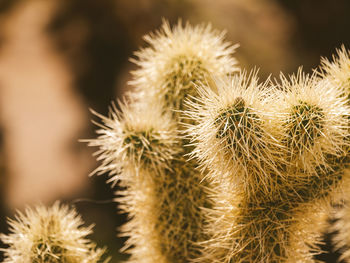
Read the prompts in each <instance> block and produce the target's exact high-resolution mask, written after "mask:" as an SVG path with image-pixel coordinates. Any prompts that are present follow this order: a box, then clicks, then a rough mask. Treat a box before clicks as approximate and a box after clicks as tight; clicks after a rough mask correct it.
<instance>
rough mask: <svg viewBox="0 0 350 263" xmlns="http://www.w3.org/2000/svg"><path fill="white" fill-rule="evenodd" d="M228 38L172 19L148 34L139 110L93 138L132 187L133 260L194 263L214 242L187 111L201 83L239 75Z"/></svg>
mask: <svg viewBox="0 0 350 263" xmlns="http://www.w3.org/2000/svg"><path fill="white" fill-rule="evenodd" d="M223 37H224V33H220V32H217V31H214V30H212V29H211V27H210V26H197V27H192V26H190V25H189V24H186V26H182V24H181V22H179V24H178V25H177V26H175V27H174V28H173V29H171V28H170V26H169V25H168V24H167V23H166V22H164V24H163V26H162V29H161V30H160V31H158V32H157V33H155V34H150V35H148V36H146V37H145V39H146V41H147V42H148V44H149V45H150V46H149V47H147V48H145V49H142V50H141V51H139V52H137V53H136V56H137V59H134V60H133V61H134V62H135V63H136V64H137V65H138V66H139V69H137V70H136V71H134V72H133V76H134V78H133V80H132V81H131V82H130V83H131V84H132V85H133V86H134V87H135V91H133V92H132V93H129V94H128V98H129V100H130V104H132V105H131V106H130V107H129V106H128V107H127V106H122V110H121V112H120V113H116V112H114V113H113V112H112V113H111V118H104V117H102V119H103V122H104V125H102V129H101V130H100V131H99V133H100V134H101V135H100V137H99V138H97V139H95V140H91V141H90V145H91V146H99V147H100V151H98V152H97V154H98V155H99V159H101V160H102V165H101V166H100V167H99V168H98V169H97V171H98V172H104V171H108V172H110V175H111V176H112V181H118V180H119V181H120V183H121V185H122V186H124V188H125V190H122V191H120V192H118V196H119V197H118V200H119V201H120V202H121V208H122V209H124V211H126V212H128V213H129V216H130V220H129V222H128V223H127V224H126V225H125V226H124V227H123V228H122V231H123V235H125V236H129V239H128V241H127V243H126V246H125V248H124V249H125V250H126V251H127V252H128V253H131V257H130V259H129V262H138V263H139V262H145V263H146V262H147V263H151V262H152V263H153V262H164V263H169V262H188V261H189V260H190V259H192V258H196V257H197V256H198V251H197V249H196V247H195V243H196V242H199V241H203V240H205V239H207V237H206V234H205V233H203V230H202V229H203V225H204V215H203V212H202V210H201V209H202V208H203V207H209V206H210V202H211V201H210V199H209V198H208V197H207V194H206V191H205V187H206V184H207V183H206V182H205V181H204V182H202V183H200V181H201V179H202V178H201V175H200V171H199V170H197V163H196V161H195V160H187V157H185V154H186V153H188V152H189V148H186V147H184V144H185V143H186V141H187V139H186V137H185V136H184V129H183V125H182V123H183V122H187V120H186V119H184V118H182V116H181V113H180V110H183V109H185V108H186V106H185V105H184V100H185V99H186V98H192V97H191V96H195V95H196V88H195V85H196V84H198V83H200V82H206V81H208V82H210V77H211V76H212V75H213V76H217V77H223V76H226V75H227V74H232V73H233V72H235V71H236V70H237V69H236V67H235V63H236V61H235V60H234V59H233V58H232V57H231V55H232V53H233V52H234V49H235V46H232V45H231V44H230V43H226V42H224V41H223ZM154 105H156V106H154ZM190 122H191V121H190Z"/></svg>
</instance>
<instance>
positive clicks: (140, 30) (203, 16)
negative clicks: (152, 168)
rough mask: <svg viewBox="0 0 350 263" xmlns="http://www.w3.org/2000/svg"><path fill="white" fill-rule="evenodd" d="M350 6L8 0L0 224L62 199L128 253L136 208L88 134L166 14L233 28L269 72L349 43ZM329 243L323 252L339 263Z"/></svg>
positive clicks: (321, 0)
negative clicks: (120, 233)
mask: <svg viewBox="0 0 350 263" xmlns="http://www.w3.org/2000/svg"><path fill="white" fill-rule="evenodd" d="M349 13H350V1H347V0H308V1H304V0H279V1H278V0H215V1H212V0H133V1H130V0H0V232H3V233H7V231H8V230H7V226H6V217H12V216H13V214H14V212H15V211H16V209H23V208H24V207H25V206H26V205H33V204H36V203H39V202H41V203H44V204H52V202H53V201H54V200H57V199H60V200H63V201H64V202H69V203H72V204H74V205H75V206H76V207H77V209H78V211H79V212H80V213H81V214H82V216H83V218H84V220H85V222H86V223H87V224H91V223H95V224H96V226H95V233H94V235H93V236H92V237H91V238H92V239H93V240H95V241H96V242H97V243H98V245H99V246H100V247H101V246H107V247H108V249H109V254H110V255H111V256H112V257H113V260H112V262H119V260H120V259H122V258H125V256H122V255H120V254H119V253H118V249H119V248H120V247H121V246H122V244H123V239H120V238H117V237H116V235H117V230H116V229H117V227H118V226H119V225H121V224H122V223H123V222H124V221H125V218H126V216H125V215H122V214H120V213H118V209H117V205H116V204H115V203H113V202H111V200H112V199H113V192H114V191H115V189H112V188H111V186H110V185H107V184H106V183H105V182H106V176H99V177H97V176H94V177H88V174H89V173H90V172H91V171H92V170H93V169H94V168H95V167H96V166H97V163H96V161H95V159H94V158H93V157H92V153H93V152H94V151H95V150H96V149H90V148H88V147H87V145H86V144H85V143H80V142H78V140H79V139H86V138H94V137H95V133H94V130H95V129H96V127H94V126H93V125H92V124H91V122H90V120H91V119H94V118H95V117H94V116H92V114H91V113H90V112H89V108H90V109H94V110H95V111H97V112H99V113H101V114H107V112H108V106H109V105H110V103H111V102H112V101H114V100H116V99H117V98H118V97H121V96H122V94H123V92H125V90H127V89H128V86H127V84H126V83H127V81H128V80H129V79H130V74H129V72H130V70H132V69H133V68H134V65H133V64H132V63H130V62H129V61H128V58H130V57H132V56H133V52H134V51H136V50H137V49H138V48H139V47H141V46H144V45H145V44H144V42H143V40H142V36H143V35H144V34H146V33H148V32H149V31H153V30H155V29H157V28H159V26H160V25H161V19H162V18H166V19H168V20H169V21H170V22H171V23H175V22H176V21H177V20H178V18H182V19H183V20H184V21H187V20H188V21H190V22H191V23H192V24H196V23H202V22H210V23H212V24H213V26H214V28H217V29H220V30H227V39H228V40H230V41H231V42H233V43H239V44H240V48H239V49H238V50H237V53H236V55H237V59H238V60H239V62H240V65H241V67H244V68H247V69H252V68H253V67H257V68H260V76H261V78H262V79H264V78H266V77H267V76H269V75H270V74H272V76H273V77H277V76H278V75H279V73H280V72H281V71H282V72H284V73H287V74H289V73H293V72H296V70H297V68H298V67H299V66H300V65H303V67H304V69H305V71H308V72H310V71H311V70H312V68H315V67H317V66H318V64H319V61H320V57H321V56H323V57H331V54H333V53H334V52H335V48H339V47H340V46H341V44H345V46H346V47H347V48H349V47H350V34H349V28H350V19H349V17H348V15H349ZM95 119H96V118H95ZM325 238H326V239H327V238H329V236H327V237H325ZM324 249H325V250H328V251H329V252H325V254H323V255H321V256H320V257H319V259H322V260H324V261H325V262H335V260H336V258H337V257H338V255H337V253H336V252H331V247H329V246H325V247H324ZM1 257H2V255H0V261H2V258H1Z"/></svg>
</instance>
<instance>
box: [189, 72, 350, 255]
mask: <svg viewBox="0 0 350 263" xmlns="http://www.w3.org/2000/svg"><path fill="white" fill-rule="evenodd" d="M279 85H280V87H279V89H278V90H282V91H277V90H276V89H275V88H272V87H271V84H270V83H265V84H263V85H258V81H257V79H256V76H255V75H254V74H253V76H252V77H251V78H250V79H249V78H248V79H247V77H246V75H245V74H244V73H243V74H241V75H238V76H234V77H233V78H232V79H231V80H229V81H226V82H219V84H218V87H217V90H218V93H217V94H216V93H214V92H211V91H208V88H207V87H201V88H199V94H200V96H201V97H200V98H199V99H198V102H189V104H190V105H191V108H192V109H191V110H190V111H188V112H187V114H186V115H187V116H194V117H195V119H196V123H198V124H197V125H190V128H189V133H191V134H192V135H193V137H194V141H195V145H196V148H195V150H194V151H193V154H194V155H195V156H197V158H198V159H199V160H200V162H201V163H202V165H203V166H204V167H207V168H209V170H210V174H209V176H208V177H209V178H210V179H212V180H214V182H217V186H216V195H215V197H214V204H215V205H214V207H213V209H211V211H210V212H209V213H208V219H209V220H210V221H211V223H210V224H209V227H208V229H207V231H208V232H209V234H211V235H212V236H213V238H212V239H211V240H209V241H207V242H204V243H203V255H202V257H201V258H199V259H198V262H313V257H312V256H313V254H315V253H318V251H317V247H316V244H317V243H318V242H319V239H320V237H319V236H320V233H321V231H322V229H323V228H324V227H325V225H326V224H325V223H326V220H325V219H326V218H327V217H326V215H327V214H328V213H329V211H330V199H331V198H332V196H334V194H335V192H336V190H337V189H338V186H339V185H340V183H341V182H342V172H343V170H344V167H340V166H339V164H335V163H334V161H333V160H334V159H336V158H338V157H340V156H343V155H344V148H345V147H346V146H347V145H348V142H347V140H346V138H347V129H348V119H347V118H348V116H349V114H350V109H349V107H348V106H347V105H346V104H347V101H346V98H345V97H344V96H342V90H341V89H339V88H337V87H334V86H332V85H329V83H328V82H327V81H324V80H322V79H319V78H318V77H316V75H313V76H308V75H304V74H302V73H301V72H299V73H298V75H297V76H292V77H291V78H290V80H288V79H287V78H285V77H283V76H282V81H281V83H280V84H279ZM315 215H316V217H315ZM311 224H312V225H313V227H312V228H310V225H311Z"/></svg>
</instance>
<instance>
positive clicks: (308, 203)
mask: <svg viewBox="0 0 350 263" xmlns="http://www.w3.org/2000/svg"><path fill="white" fill-rule="evenodd" d="M223 36H224V34H223V33H221V34H220V33H218V32H216V31H213V30H212V29H211V28H210V26H207V27H205V26H197V27H191V26H190V25H188V24H186V26H182V25H181V22H179V24H178V25H177V26H175V27H174V28H172V29H171V28H170V26H169V25H168V24H167V23H166V22H165V23H164V24H163V27H162V29H161V30H160V31H158V32H156V33H154V34H152V33H151V34H149V35H148V36H146V37H145V40H146V41H147V42H148V44H149V47H147V48H145V49H142V50H140V51H139V52H136V58H135V59H132V61H133V62H134V63H135V64H136V65H138V66H139V68H138V69H137V70H135V71H133V72H132V75H133V80H132V81H131V82H130V84H131V85H132V86H133V87H134V88H135V89H134V90H133V91H132V92H129V93H128V94H127V96H126V98H127V99H126V100H125V101H127V102H125V103H122V104H121V105H120V107H121V110H120V111H118V110H116V109H115V108H114V109H113V110H112V111H111V114H110V117H108V118H107V117H103V116H100V115H98V116H99V117H101V118H102V122H103V124H101V125H100V127H101V129H100V130H99V131H98V133H99V134H100V136H99V137H98V138H97V139H93V140H89V145H90V146H97V147H99V148H100V150H99V151H98V152H97V155H98V156H99V157H98V159H99V160H101V161H102V164H101V166H100V167H98V168H97V170H96V171H95V172H96V173H98V174H100V173H105V172H108V173H109V175H110V178H111V179H110V181H112V182H120V184H121V186H123V189H122V190H121V191H119V192H118V193H117V195H118V198H117V200H119V201H120V203H121V208H122V209H123V210H124V211H125V212H127V213H128V214H129V221H128V223H126V225H125V226H123V228H122V235H124V236H128V237H129V239H128V241H127V243H126V245H125V248H124V250H125V251H126V252H128V253H130V254H131V257H130V259H129V261H128V262H145V263H148V262H164V263H169V262H201V263H205V262H214V263H215V262H218V263H219V262H220V263H225V262H227V263H232V262H235V263H236V262H238V263H246V262H256V263H257V262H273V263H279V262H293V263H294V262H315V259H314V256H315V255H316V254H318V253H320V252H321V251H320V248H319V244H320V242H321V233H322V232H323V231H324V230H325V227H326V226H327V218H328V214H329V213H330V211H331V210H332V203H333V202H334V201H337V200H339V196H341V195H340V193H342V191H343V189H344V187H346V185H347V184H348V182H347V181H348V179H347V178H348V176H347V172H346V168H347V165H348V149H349V135H348V134H349V115H350V104H349V97H350V96H349V92H350V87H349V80H350V78H349V64H350V63H349V53H348V52H347V51H346V50H345V48H344V47H343V48H342V49H341V50H340V51H338V56H339V57H338V58H336V59H335V61H334V62H329V61H327V60H325V59H323V60H322V64H321V68H320V69H319V70H315V71H314V73H313V74H311V75H309V74H305V73H303V72H302V70H301V69H300V70H299V71H298V73H297V74H296V75H292V76H290V77H286V76H284V75H283V74H282V75H281V77H280V80H279V81H275V82H273V81H271V80H270V79H268V80H266V81H265V82H264V83H259V80H258V77H257V72H256V71H253V72H252V73H250V74H248V73H246V72H245V71H240V72H239V73H237V74H236V71H237V68H236V67H235V63H236V62H235V60H234V59H233V58H232V57H231V55H232V53H233V51H234V49H235V46H232V45H230V44H229V43H225V42H223ZM127 104H128V105H127ZM311 225H312V227H310V226H311ZM342 244H343V243H342Z"/></svg>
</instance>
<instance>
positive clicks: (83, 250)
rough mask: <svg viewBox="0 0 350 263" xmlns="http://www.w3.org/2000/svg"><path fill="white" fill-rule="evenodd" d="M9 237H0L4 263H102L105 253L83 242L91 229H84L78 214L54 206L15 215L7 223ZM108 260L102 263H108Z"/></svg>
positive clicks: (56, 205)
mask: <svg viewBox="0 0 350 263" xmlns="http://www.w3.org/2000/svg"><path fill="white" fill-rule="evenodd" d="M8 222H9V225H10V231H11V233H10V234H8V235H4V234H1V236H0V238H1V240H2V242H4V243H5V244H6V245H8V248H5V249H1V250H2V251H4V253H5V261H4V263H44V262H45V263H63V262H64V263H97V262H102V260H101V257H102V255H103V254H104V251H105V250H104V249H99V248H96V245H95V244H94V243H92V242H91V241H90V240H88V239H86V236H87V235H90V234H91V233H92V226H89V227H83V226H82V225H83V221H82V219H81V217H80V216H79V215H78V214H77V212H76V211H75V210H73V209H69V208H68V206H65V205H60V203H59V202H56V203H55V204H54V205H53V206H52V207H50V208H46V207H44V206H42V205H40V206H36V207H35V209H31V208H28V209H26V211H25V213H24V214H23V213H21V212H18V213H17V215H16V218H15V220H12V219H10V220H9V221H8ZM107 261H108V260H106V261H104V262H107Z"/></svg>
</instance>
